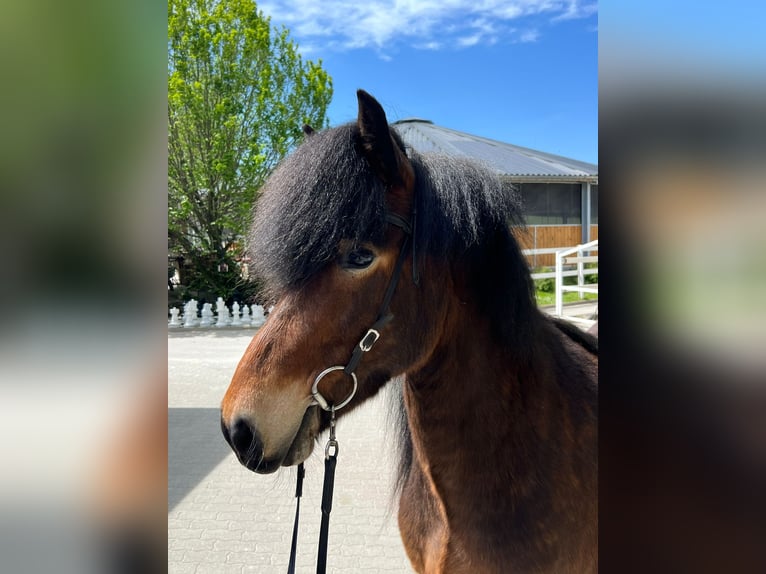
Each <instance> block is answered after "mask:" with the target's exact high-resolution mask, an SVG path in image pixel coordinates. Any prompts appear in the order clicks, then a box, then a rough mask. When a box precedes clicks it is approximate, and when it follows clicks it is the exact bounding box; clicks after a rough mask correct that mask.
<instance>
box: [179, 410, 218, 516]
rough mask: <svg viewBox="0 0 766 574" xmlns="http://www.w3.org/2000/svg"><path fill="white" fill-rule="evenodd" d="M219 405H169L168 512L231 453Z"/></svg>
mask: <svg viewBox="0 0 766 574" xmlns="http://www.w3.org/2000/svg"><path fill="white" fill-rule="evenodd" d="M220 417H221V411H220V410H219V409H218V408H206V409H201V408H188V409H184V408H171V409H168V512H170V511H171V510H173V508H174V507H175V506H176V505H177V504H178V503H179V502H180V501H181V500H183V498H184V497H185V496H186V495H188V494H189V493H190V492H191V491H192V490H193V489H194V487H195V486H197V485H198V484H199V483H200V482H202V480H203V479H204V478H205V477H206V476H207V475H208V474H210V472H211V471H212V470H213V469H214V468H215V467H216V466H218V464H220V463H221V461H222V460H223V459H224V458H226V457H227V456H229V455H230V454H231V449H230V448H229V445H227V444H226V441H225V440H224V438H223V435H222V434H221V425H220V420H221V418H220Z"/></svg>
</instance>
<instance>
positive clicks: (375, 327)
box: [287, 213, 419, 574]
mask: <svg viewBox="0 0 766 574" xmlns="http://www.w3.org/2000/svg"><path fill="white" fill-rule="evenodd" d="M413 220H414V213H413ZM386 221H387V222H388V223H390V224H392V225H396V226H397V227H400V228H401V229H402V230H403V231H404V233H406V234H407V237H406V239H405V240H404V243H402V247H401V249H400V250H399V256H398V257H397V259H396V265H395V266H394V272H393V274H392V276H391V280H390V281H389V283H388V287H387V288H386V293H385V295H384V296H383V302H382V303H381V305H380V311H379V312H378V318H377V319H376V320H375V322H374V323H373V324H372V326H371V327H370V328H369V329H367V333H366V334H365V335H364V337H362V340H361V341H359V343H358V344H357V345H356V346H355V347H354V350H353V352H352V353H351V358H350V359H349V361H348V363H347V364H346V366H345V367H331V368H330V369H327V370H325V371H324V372H323V373H321V374H320V375H319V376H318V377H317V379H316V380H315V381H314V388H313V389H312V393H313V394H314V399H315V400H316V401H317V403H316V404H318V405H319V406H320V407H321V408H323V409H324V410H329V411H330V439H329V440H328V441H327V446H326V447H325V461H324V484H323V486H322V522H321V525H320V528H319V551H318V554H317V574H325V571H326V570H327V546H328V541H329V532H330V512H332V495H333V489H334V485H335V466H336V465H337V462H338V450H339V449H338V441H337V440H336V438H335V409H336V407H335V406H334V405H328V404H327V401H326V400H325V399H324V398H323V397H322V395H321V393H319V392H318V389H317V388H316V387H317V385H318V383H319V381H320V380H321V378H322V377H323V376H324V375H325V374H327V373H328V372H331V371H333V370H335V369H341V368H342V369H343V372H344V373H346V374H347V375H349V376H351V377H352V378H353V380H354V390H353V391H352V393H351V395H350V396H349V397H348V398H347V399H346V400H345V401H343V402H342V403H341V405H340V407H342V406H345V405H346V404H347V403H348V401H350V400H351V397H353V395H354V393H355V392H356V375H355V374H354V371H355V370H356V367H357V366H358V365H359V361H361V360H362V357H363V356H364V353H366V352H368V351H369V350H370V349H372V347H373V345H374V344H375V343H376V342H377V341H378V339H379V338H380V330H381V329H382V328H383V327H384V326H385V325H386V323H388V322H389V321H390V320H391V319H393V315H392V314H391V313H389V311H388V307H389V306H390V305H391V299H393V296H394V291H396V286H397V284H398V283H399V277H400V275H401V273H402V267H403V266H404V260H405V258H406V257H407V248H408V246H409V245H410V241H411V242H412V280H413V282H414V283H415V284H416V285H417V284H418V282H419V276H418V273H417V267H416V262H415V238H414V233H413V229H412V227H411V226H410V224H409V222H408V221H407V220H405V219H404V218H402V217H400V216H398V215H396V214H395V213H387V214H386ZM304 476H305V470H304V468H303V463H300V464H299V465H298V480H297V483H296V485H295V498H296V499H297V502H296V506H295V523H294V524H293V538H292V544H291V547H290V563H289V565H288V567H287V574H295V555H296V552H297V546H298V516H299V514H300V509H301V496H302V495H303V478H304Z"/></svg>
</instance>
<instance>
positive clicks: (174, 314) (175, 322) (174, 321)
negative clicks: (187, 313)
mask: <svg viewBox="0 0 766 574" xmlns="http://www.w3.org/2000/svg"><path fill="white" fill-rule="evenodd" d="M180 312H181V311H179V309H178V307H173V308H172V309H171V310H170V323H168V326H169V327H173V328H175V327H180V326H181V321H180V320H179V319H178V315H179V313H180Z"/></svg>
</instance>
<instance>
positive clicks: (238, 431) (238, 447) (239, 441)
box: [229, 419, 253, 456]
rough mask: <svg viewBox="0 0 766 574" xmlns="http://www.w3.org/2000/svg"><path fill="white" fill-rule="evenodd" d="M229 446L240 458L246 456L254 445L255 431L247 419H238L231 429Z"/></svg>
mask: <svg viewBox="0 0 766 574" xmlns="http://www.w3.org/2000/svg"><path fill="white" fill-rule="evenodd" d="M230 438H231V441H230V443H229V444H231V446H232V447H233V448H234V450H235V451H236V452H237V454H239V455H240V456H244V455H246V454H247V453H248V451H249V450H250V448H251V446H252V444H253V430H252V429H251V428H250V425H249V424H248V423H247V421H246V420H245V419H237V420H236V421H234V424H233V425H232V427H231V436H230Z"/></svg>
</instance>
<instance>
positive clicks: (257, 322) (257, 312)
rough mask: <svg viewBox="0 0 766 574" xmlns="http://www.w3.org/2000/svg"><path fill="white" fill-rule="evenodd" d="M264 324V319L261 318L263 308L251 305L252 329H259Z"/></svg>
mask: <svg viewBox="0 0 766 574" xmlns="http://www.w3.org/2000/svg"><path fill="white" fill-rule="evenodd" d="M265 322H266V318H265V317H264V316H263V307H261V306H260V305H253V327H260V326H261V325H263V324H264V323H265Z"/></svg>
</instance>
